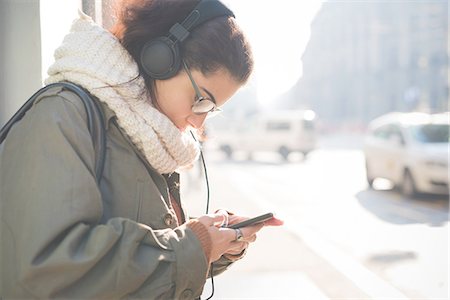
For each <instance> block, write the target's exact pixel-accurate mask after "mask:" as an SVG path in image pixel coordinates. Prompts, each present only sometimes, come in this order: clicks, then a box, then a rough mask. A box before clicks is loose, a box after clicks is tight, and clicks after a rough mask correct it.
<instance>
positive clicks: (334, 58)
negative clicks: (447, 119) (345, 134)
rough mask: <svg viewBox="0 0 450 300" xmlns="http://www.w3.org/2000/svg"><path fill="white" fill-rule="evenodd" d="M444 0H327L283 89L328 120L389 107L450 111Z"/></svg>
mask: <svg viewBox="0 0 450 300" xmlns="http://www.w3.org/2000/svg"><path fill="white" fill-rule="evenodd" d="M447 49H448V3H447V1H391V2H389V1H345V2H343V1H332V0H331V1H328V2H325V3H324V4H323V6H322V8H321V10H320V11H319V12H318V14H317V16H316V17H315V20H314V21H313V23H312V25H311V37H310V41H309V43H308V45H307V47H306V49H305V52H304V54H303V56H302V62H303V76H302V78H300V80H299V81H298V83H297V84H296V85H295V86H294V88H293V89H292V90H291V91H290V92H289V93H288V94H287V95H285V97H286V100H285V101H283V102H284V105H285V106H287V107H308V108H311V109H313V110H315V111H316V112H317V113H318V115H319V116H320V117H321V119H322V120H326V121H328V122H329V123H330V124H339V123H353V124H361V125H364V124H367V122H368V121H370V120H371V119H373V118H375V117H377V116H379V115H381V114H384V113H386V112H390V111H412V110H415V111H430V112H441V111H448V109H449V108H448V105H449V98H448V95H449V81H448V71H449V66H448V59H449V58H448V51H447Z"/></svg>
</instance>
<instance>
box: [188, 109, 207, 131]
mask: <svg viewBox="0 0 450 300" xmlns="http://www.w3.org/2000/svg"><path fill="white" fill-rule="evenodd" d="M207 115H208V114H207V113H205V114H201V115H197V114H192V115H190V116H189V117H188V118H187V121H188V123H189V124H190V125H191V126H192V127H194V128H195V129H199V128H201V127H202V126H203V123H205V119H206V116H207Z"/></svg>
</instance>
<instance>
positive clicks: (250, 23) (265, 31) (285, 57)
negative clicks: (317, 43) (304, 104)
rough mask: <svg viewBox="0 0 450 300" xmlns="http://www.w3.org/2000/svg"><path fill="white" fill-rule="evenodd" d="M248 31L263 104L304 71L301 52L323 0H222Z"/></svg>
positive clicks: (255, 76) (283, 89) (259, 96)
mask: <svg viewBox="0 0 450 300" xmlns="http://www.w3.org/2000/svg"><path fill="white" fill-rule="evenodd" d="M223 2H224V3H225V4H227V5H228V6H229V7H230V8H231V9H232V10H233V12H234V14H235V15H236V21H237V22H238V24H239V25H240V26H241V28H242V29H243V30H244V32H245V33H246V35H247V37H248V39H249V40H250V43H251V45H252V50H253V55H254V58H255V72H254V80H255V81H256V86H257V96H258V100H259V102H260V104H262V105H263V106H264V105H265V104H269V103H270V101H271V100H274V98H276V97H277V96H278V95H280V94H282V93H283V92H285V91H287V90H289V88H291V87H292V86H293V85H294V84H295V83H296V82H297V81H298V79H299V78H300V76H301V75H302V63H301V56H302V54H303V51H304V49H305V47H306V44H307V42H308V39H309V36H310V25H311V22H312V20H313V18H314V16H315V15H316V13H317V12H318V11H319V9H320V7H321V5H322V3H323V1H322V0H276V1H273V0H272V1H269V0H223Z"/></svg>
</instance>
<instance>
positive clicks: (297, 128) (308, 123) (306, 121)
mask: <svg viewBox="0 0 450 300" xmlns="http://www.w3.org/2000/svg"><path fill="white" fill-rule="evenodd" d="M315 119H316V115H315V113H314V112H313V111H311V110H294V111H274V112H271V113H265V114H260V115H256V116H254V117H252V118H246V119H245V120H244V121H242V122H237V123H238V124H237V125H236V127H234V128H229V129H228V130H227V131H226V132H221V133H220V135H219V136H218V141H217V142H218V144H219V147H220V149H221V150H222V151H223V152H225V153H226V155H227V156H228V157H229V158H231V157H232V155H233V153H234V152H237V151H240V152H246V153H247V154H249V155H251V154H252V153H254V152H268V151H270V152H278V153H279V154H280V155H281V156H282V158H283V159H285V160H287V159H288V156H289V154H290V153H291V152H294V151H297V152H301V153H303V155H304V156H306V155H308V153H309V152H311V151H312V150H314V149H315V147H316V139H317V138H316V126H315Z"/></svg>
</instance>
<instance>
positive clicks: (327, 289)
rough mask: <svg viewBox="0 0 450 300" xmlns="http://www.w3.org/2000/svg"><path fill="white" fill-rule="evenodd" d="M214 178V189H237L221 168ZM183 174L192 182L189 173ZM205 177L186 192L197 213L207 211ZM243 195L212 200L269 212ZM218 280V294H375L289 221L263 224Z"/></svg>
mask: <svg viewBox="0 0 450 300" xmlns="http://www.w3.org/2000/svg"><path fill="white" fill-rule="evenodd" d="M209 170H210V169H208V171H209ZM211 170H213V169H212V168H211ZM194 174H196V173H195V171H194ZM212 178H213V180H214V182H210V184H212V185H213V190H214V193H229V194H233V195H236V192H235V191H234V192H233V193H230V190H232V189H233V188H235V187H233V186H232V185H230V182H229V181H228V182H226V181H222V180H220V175H219V174H214V176H212ZM222 179H223V178H222ZM182 180H183V177H182ZM184 180H185V182H184V183H185V184H187V182H186V181H188V179H187V178H184ZM203 180H204V179H202V181H201V182H195V183H192V184H191V185H190V188H189V189H188V190H185V191H184V193H183V196H184V198H185V201H188V202H189V204H188V207H189V210H190V212H191V213H193V214H201V213H203V212H204V207H205V199H206V192H205V189H204V185H205V183H204V181H203ZM210 180H211V178H210ZM220 183H223V184H220ZM182 192H183V191H182ZM244 198H245V197H242V198H241V197H239V198H234V197H230V198H228V199H227V203H217V201H216V200H211V202H212V203H211V208H210V210H211V211H212V210H214V209H216V208H218V207H226V208H229V209H230V210H232V211H239V212H240V213H242V214H248V215H249V216H250V215H254V214H255V213H256V214H258V213H264V212H265V211H264V207H255V204H254V203H252V202H251V201H246V200H243V199H244ZM291 225H292V224H291ZM214 285H215V293H214V298H213V299H308V300H316V299H317V300H322V299H332V298H334V299H336V298H341V299H349V298H353V299H371V297H369V296H368V295H367V294H365V293H364V292H363V291H361V290H360V289H359V288H358V287H356V286H355V285H354V283H353V282H351V281H350V280H349V279H348V278H347V277H345V276H344V275H343V274H341V273H340V272H339V271H337V270H336V269H335V268H334V267H333V266H331V265H330V264H329V263H328V262H327V261H326V260H325V259H323V258H322V257H321V256H320V255H318V254H317V253H315V251H313V250H312V249H311V248H310V247H309V246H308V245H307V243H305V241H304V240H303V238H302V237H301V236H299V235H298V234H296V233H295V232H293V231H292V230H291V226H289V221H288V222H287V224H286V225H285V226H282V227H268V228H264V229H263V231H261V233H260V234H259V235H258V240H257V241H256V242H255V243H254V244H252V246H251V247H250V249H249V250H248V253H247V255H246V257H245V258H244V259H243V260H241V261H238V262H237V263H236V264H234V265H233V266H232V267H231V268H230V269H229V270H228V271H226V272H225V273H224V274H222V275H220V276H217V277H215V278H214ZM210 295H211V281H210V280H208V281H207V283H206V285H205V290H204V293H203V295H202V299H206V298H208V297H209V296H210Z"/></svg>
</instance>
